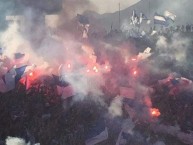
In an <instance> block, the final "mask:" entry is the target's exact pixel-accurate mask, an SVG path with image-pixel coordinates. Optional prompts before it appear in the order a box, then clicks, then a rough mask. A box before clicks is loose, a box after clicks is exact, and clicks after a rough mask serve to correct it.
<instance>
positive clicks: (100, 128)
mask: <svg viewBox="0 0 193 145" xmlns="http://www.w3.org/2000/svg"><path fill="white" fill-rule="evenodd" d="M85 139H86V141H85V144H86V145H95V144H98V143H100V142H102V141H105V140H106V139H108V129H107V127H106V126H105V122H104V120H103V119H99V120H97V121H96V122H95V123H94V125H92V126H91V127H88V129H87V130H86V131H85Z"/></svg>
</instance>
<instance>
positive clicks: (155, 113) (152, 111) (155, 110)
mask: <svg viewBox="0 0 193 145" xmlns="http://www.w3.org/2000/svg"><path fill="white" fill-rule="evenodd" d="M150 111H151V115H152V116H153V117H159V116H160V115H161V113H160V111H159V109H157V108H152V109H151V110H150Z"/></svg>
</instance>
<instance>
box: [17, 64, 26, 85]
mask: <svg viewBox="0 0 193 145" xmlns="http://www.w3.org/2000/svg"><path fill="white" fill-rule="evenodd" d="M26 68H27V65H25V66H22V67H20V68H16V69H15V71H16V76H15V84H17V83H18V82H19V80H20V79H21V78H22V76H23V75H24V73H25V70H26Z"/></svg>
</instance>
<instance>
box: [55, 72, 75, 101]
mask: <svg viewBox="0 0 193 145" xmlns="http://www.w3.org/2000/svg"><path fill="white" fill-rule="evenodd" d="M52 77H53V79H54V82H55V84H56V87H57V94H58V95H60V96H61V98H62V99H64V100H65V99H67V98H69V97H72V96H74V95H75V93H74V90H73V87H72V86H71V85H70V84H69V83H68V82H66V81H63V80H62V81H61V80H60V78H59V76H56V75H52Z"/></svg>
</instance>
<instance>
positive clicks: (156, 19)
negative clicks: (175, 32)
mask: <svg viewBox="0 0 193 145" xmlns="http://www.w3.org/2000/svg"><path fill="white" fill-rule="evenodd" d="M154 24H158V25H163V26H168V22H167V19H166V18H165V17H164V16H162V15H159V14H157V13H155V15H154Z"/></svg>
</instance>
